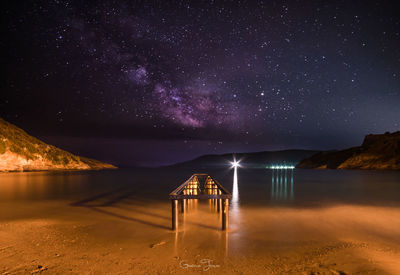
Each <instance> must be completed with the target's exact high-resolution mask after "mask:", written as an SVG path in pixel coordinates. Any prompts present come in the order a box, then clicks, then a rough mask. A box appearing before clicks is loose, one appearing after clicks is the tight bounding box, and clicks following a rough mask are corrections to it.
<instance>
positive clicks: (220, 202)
mask: <svg viewBox="0 0 400 275" xmlns="http://www.w3.org/2000/svg"><path fill="white" fill-rule="evenodd" d="M221 208H222V199H218V200H217V211H218V213H220V212H221Z"/></svg>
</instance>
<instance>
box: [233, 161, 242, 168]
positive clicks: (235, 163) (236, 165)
mask: <svg viewBox="0 0 400 275" xmlns="http://www.w3.org/2000/svg"><path fill="white" fill-rule="evenodd" d="M231 164H232V168H236V167H240V165H239V161H236V160H234V161H233V162H231Z"/></svg>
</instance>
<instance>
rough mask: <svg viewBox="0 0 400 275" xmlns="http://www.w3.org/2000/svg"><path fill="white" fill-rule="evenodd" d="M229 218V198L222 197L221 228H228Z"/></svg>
mask: <svg viewBox="0 0 400 275" xmlns="http://www.w3.org/2000/svg"><path fill="white" fill-rule="evenodd" d="M228 218H229V199H224V201H223V203H222V230H227V229H228Z"/></svg>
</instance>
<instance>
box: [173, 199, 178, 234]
mask: <svg viewBox="0 0 400 275" xmlns="http://www.w3.org/2000/svg"><path fill="white" fill-rule="evenodd" d="M171 210H172V230H178V200H171Z"/></svg>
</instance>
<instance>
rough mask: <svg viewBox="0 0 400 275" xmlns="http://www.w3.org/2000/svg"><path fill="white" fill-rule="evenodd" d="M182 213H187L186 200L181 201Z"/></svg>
mask: <svg viewBox="0 0 400 275" xmlns="http://www.w3.org/2000/svg"><path fill="white" fill-rule="evenodd" d="M181 212H182V213H185V212H186V200H185V199H182V200H181Z"/></svg>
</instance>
